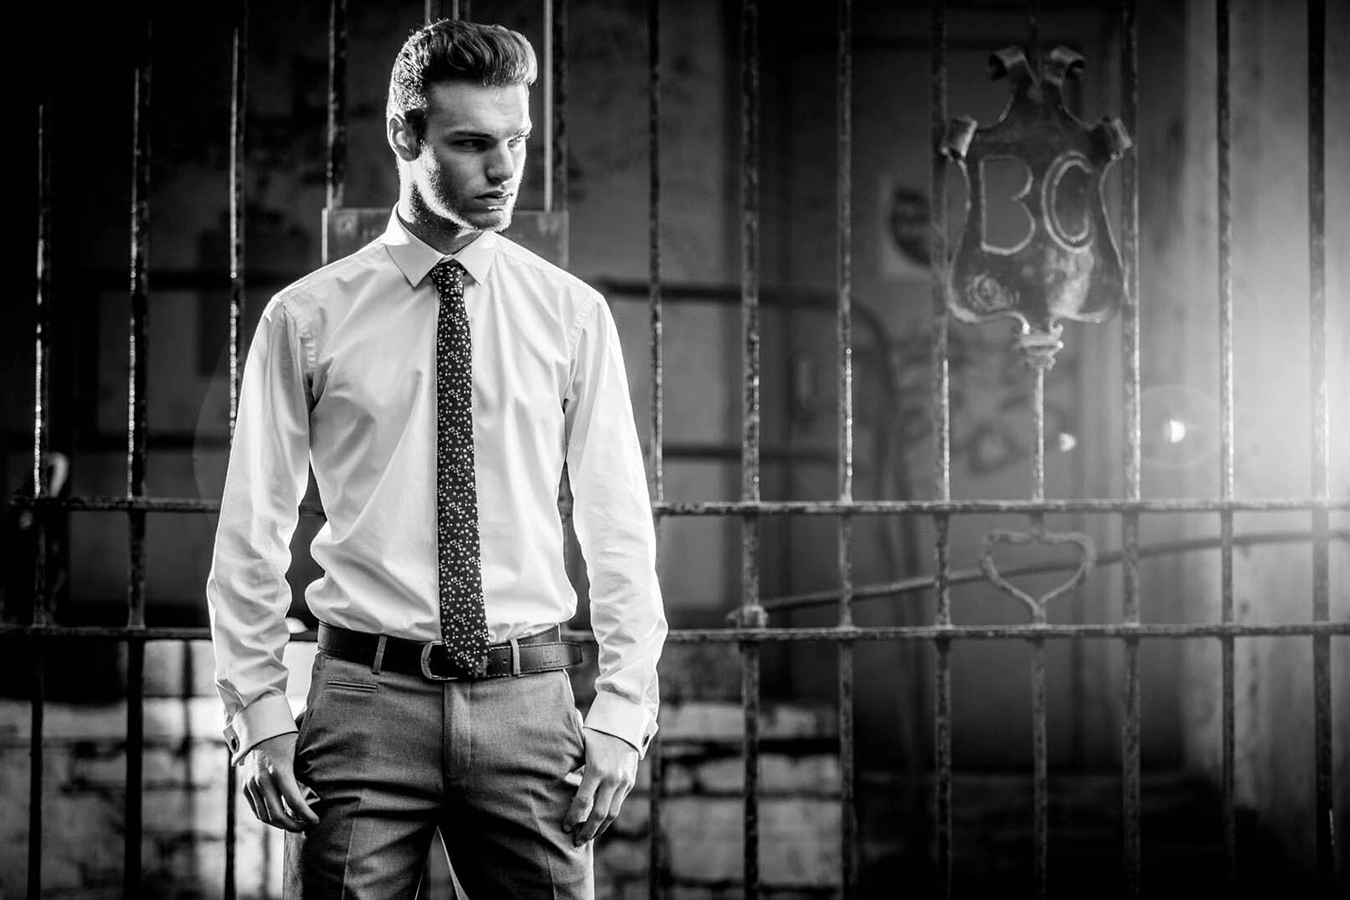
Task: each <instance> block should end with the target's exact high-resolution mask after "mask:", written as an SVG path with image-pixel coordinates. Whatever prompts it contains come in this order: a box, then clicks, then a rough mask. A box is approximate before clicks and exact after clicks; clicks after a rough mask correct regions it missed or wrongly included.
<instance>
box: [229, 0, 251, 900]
mask: <svg viewBox="0 0 1350 900" xmlns="http://www.w3.org/2000/svg"><path fill="white" fill-rule="evenodd" d="M248 12H249V10H248V0H239V4H238V14H237V15H238V18H237V19H236V21H235V25H234V34H233V39H232V42H231V49H230V349H229V357H230V440H231V441H233V440H234V426H235V421H236V420H237V418H238V414H239V380H240V377H241V375H242V374H243V370H242V368H241V367H240V360H241V359H242V358H243V355H244V308H245V304H246V301H247V298H246V295H245V292H244V209H245V204H244V161H245V144H244V138H245V127H246V124H247V123H246V113H247V101H248ZM225 760H226V761H225V886H224V892H225V900H234V898H235V896H236V895H237V893H238V884H237V875H238V873H237V871H236V869H237V866H238V849H239V848H238V840H239V835H238V808H237V806H236V800H237V796H238V792H239V772H238V769H236V768H235V766H234V765H233V764H232V763H231V762H230V753H229V751H228V750H227V751H226V754H225Z"/></svg>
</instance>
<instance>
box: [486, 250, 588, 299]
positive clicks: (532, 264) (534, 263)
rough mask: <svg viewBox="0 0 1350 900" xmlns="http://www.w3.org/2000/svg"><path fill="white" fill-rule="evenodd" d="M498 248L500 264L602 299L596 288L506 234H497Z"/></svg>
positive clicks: (569, 290)
mask: <svg viewBox="0 0 1350 900" xmlns="http://www.w3.org/2000/svg"><path fill="white" fill-rule="evenodd" d="M496 249H497V253H498V263H499V264H502V265H505V266H508V267H510V268H513V269H515V270H516V271H517V272H519V273H530V274H532V275H533V276H534V277H536V278H539V279H541V280H542V281H544V282H545V283H546V284H548V286H549V287H553V288H557V289H560V290H563V291H566V292H567V293H570V294H574V295H577V296H581V297H585V298H586V299H587V300H599V299H600V292H599V291H597V290H596V289H595V288H593V287H591V286H590V285H589V284H587V283H586V282H584V281H582V280H581V279H580V278H578V277H577V276H575V275H573V274H572V273H571V272H569V271H567V270H566V269H564V268H562V267H561V266H558V265H556V264H554V263H551V262H549V261H548V260H546V259H544V258H543V257H542V256H540V255H539V254H537V253H535V252H533V251H532V250H528V249H526V248H525V247H523V246H521V245H520V244H517V243H516V242H515V241H513V240H511V239H510V238H508V237H507V236H506V235H504V234H498V235H497V247H496Z"/></svg>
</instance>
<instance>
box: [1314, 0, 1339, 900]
mask: <svg viewBox="0 0 1350 900" xmlns="http://www.w3.org/2000/svg"><path fill="white" fill-rule="evenodd" d="M1326 20H1327V8H1326V0H1308V287H1309V293H1310V298H1309V306H1310V312H1309V332H1310V333H1309V355H1310V357H1311V361H1312V365H1311V367H1312V373H1311V375H1312V490H1313V494H1314V495H1315V496H1317V497H1330V496H1331V447H1330V434H1331V412H1330V405H1329V402H1328V401H1329V398H1328V385H1327V272H1326V266H1327V195H1326V24H1327V21H1326ZM1329 524H1330V523H1329V516H1328V514H1327V513H1326V512H1325V511H1321V510H1319V511H1316V512H1314V513H1313V532H1314V538H1313V545H1312V551H1313V552H1312V569H1313V571H1312V616H1313V620H1314V621H1318V622H1325V621H1327V620H1328V619H1329V618H1330V616H1331V568H1330V565H1331V556H1330V549H1329V541H1328V527H1329ZM1313 708H1314V716H1315V718H1314V737H1313V741H1314V753H1315V760H1316V761H1315V765H1314V772H1315V775H1314V778H1315V781H1316V785H1317V791H1316V793H1317V797H1316V806H1315V808H1316V815H1317V872H1318V882H1319V885H1320V887H1321V889H1322V890H1323V891H1325V892H1326V894H1325V895H1326V896H1328V897H1329V896H1331V892H1332V890H1334V882H1335V880H1336V840H1335V815H1336V808H1335V801H1334V799H1333V796H1332V790H1333V786H1332V777H1333V774H1334V768H1333V766H1334V764H1335V762H1334V757H1333V755H1332V737H1331V641H1330V639H1329V638H1324V637H1314V638H1313Z"/></svg>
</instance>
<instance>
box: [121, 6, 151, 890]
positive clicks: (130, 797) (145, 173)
mask: <svg viewBox="0 0 1350 900" xmlns="http://www.w3.org/2000/svg"><path fill="white" fill-rule="evenodd" d="M152 27H153V26H152V24H151V18H150V13H149V11H148V10H147V12H146V21H145V32H144V35H143V36H142V43H141V45H140V47H139V48H138V51H139V52H138V54H137V61H136V76H135V99H134V103H135V106H134V110H133V114H132V134H133V144H132V182H131V335H130V350H129V352H130V370H131V371H130V376H129V383H128V388H127V394H128V402H127V406H128V422H127V494H128V495H129V496H131V497H141V496H144V494H145V463H146V395H145V390H146V375H147V366H146V348H147V346H148V343H149V337H150V323H149V290H148V277H147V276H148V264H147V263H148V256H149V237H150V203H149V197H150V65H151V33H152ZM129 516H130V520H131V521H130V525H131V573H130V574H131V579H130V582H129V584H128V586H127V607H128V610H127V624H128V626H130V627H132V628H142V629H143V628H144V627H145V511H144V510H132V511H131V512H130V514H129ZM144 691H145V643H144V641H143V640H142V639H140V638H139V637H131V638H129V639H128V641H127V743H126V754H127V759H126V765H127V781H126V816H125V818H126V826H125V835H124V837H125V843H124V845H123V849H124V854H123V857H124V858H123V872H122V885H123V893H124V894H125V895H126V896H128V897H138V896H140V893H141V891H140V887H141V831H142V822H141V809H142V806H141V786H142V758H141V757H142V750H143V747H144V737H145V709H144Z"/></svg>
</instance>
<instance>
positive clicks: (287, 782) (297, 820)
mask: <svg viewBox="0 0 1350 900" xmlns="http://www.w3.org/2000/svg"><path fill="white" fill-rule="evenodd" d="M295 739H296V734H295V732H293V731H292V732H289V733H287V734H279V735H277V736H275V737H270V738H268V739H267V740H265V741H263V742H261V743H259V744H258V745H257V746H255V747H254V748H253V749H252V750H250V751H248V756H246V757H245V758H244V768H245V770H246V772H247V774H246V776H245V778H244V796H245V797H247V798H248V804H249V806H251V807H253V814H254V815H255V816H257V817H258V821H260V822H263V823H265V824H267V825H271V826H272V827H274V828H284V829H285V830H286V831H308V830H309V829H311V828H313V827H314V826H315V825H318V824H319V817H318V816H317V815H315V814H314V810H312V809H310V808H309V804H308V803H306V802H305V798H304V796H303V795H302V793H301V791H302V790H303V788H301V787H300V784H299V783H298V782H297V781H296V780H295ZM309 793H310V795H311V797H313V791H310V792H309ZM314 799H317V798H314Z"/></svg>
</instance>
